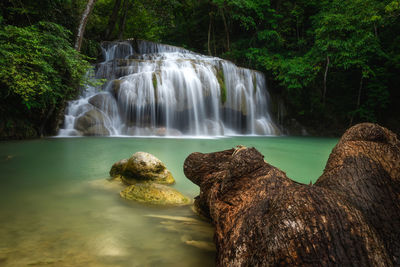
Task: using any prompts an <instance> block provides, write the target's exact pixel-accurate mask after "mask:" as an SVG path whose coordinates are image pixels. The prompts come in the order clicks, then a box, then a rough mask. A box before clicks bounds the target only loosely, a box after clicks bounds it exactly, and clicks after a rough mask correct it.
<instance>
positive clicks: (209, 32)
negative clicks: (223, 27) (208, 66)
mask: <svg viewBox="0 0 400 267" xmlns="http://www.w3.org/2000/svg"><path fill="white" fill-rule="evenodd" d="M209 16H210V22H209V24H208V39H207V49H208V55H209V56H211V47H210V42H211V26H212V23H211V20H212V17H211V12H210V13H209Z"/></svg>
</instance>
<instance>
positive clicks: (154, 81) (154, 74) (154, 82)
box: [152, 72, 157, 92]
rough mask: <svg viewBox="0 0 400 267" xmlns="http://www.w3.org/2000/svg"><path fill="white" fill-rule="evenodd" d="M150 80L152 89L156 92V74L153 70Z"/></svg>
mask: <svg viewBox="0 0 400 267" xmlns="http://www.w3.org/2000/svg"><path fill="white" fill-rule="evenodd" d="M152 80H153V87H154V91H155V92H156V91H157V75H156V73H155V72H153V77H152Z"/></svg>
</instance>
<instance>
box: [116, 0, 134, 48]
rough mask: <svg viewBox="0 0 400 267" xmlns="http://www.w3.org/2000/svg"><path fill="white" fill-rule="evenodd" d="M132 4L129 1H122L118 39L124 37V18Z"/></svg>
mask: <svg viewBox="0 0 400 267" xmlns="http://www.w3.org/2000/svg"><path fill="white" fill-rule="evenodd" d="M131 4H132V1H131V0H124V6H123V8H122V11H123V13H122V16H121V19H120V21H119V34H118V39H120V40H121V39H122V38H123V36H124V30H125V25H126V16H127V13H128V10H129V9H130V7H131Z"/></svg>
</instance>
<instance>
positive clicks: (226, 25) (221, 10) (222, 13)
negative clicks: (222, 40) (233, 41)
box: [219, 8, 230, 51]
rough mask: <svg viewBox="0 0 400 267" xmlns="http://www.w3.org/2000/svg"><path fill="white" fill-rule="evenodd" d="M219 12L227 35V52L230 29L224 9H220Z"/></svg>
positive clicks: (227, 49)
mask: <svg viewBox="0 0 400 267" xmlns="http://www.w3.org/2000/svg"><path fill="white" fill-rule="evenodd" d="M219 11H220V12H221V16H222V21H223V22H224V27H225V34H226V51H229V50H230V48H229V29H228V24H227V23H226V19H225V14H224V10H223V8H220V9H219Z"/></svg>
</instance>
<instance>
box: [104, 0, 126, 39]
mask: <svg viewBox="0 0 400 267" xmlns="http://www.w3.org/2000/svg"><path fill="white" fill-rule="evenodd" d="M121 2H122V0H115V4H114V8H113V11H112V13H111V16H110V19H109V20H108V26H107V29H106V32H105V34H104V36H105V39H106V40H109V39H110V37H111V35H112V33H113V31H114V28H115V25H116V24H117V18H118V13H119V10H120V7H121Z"/></svg>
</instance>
